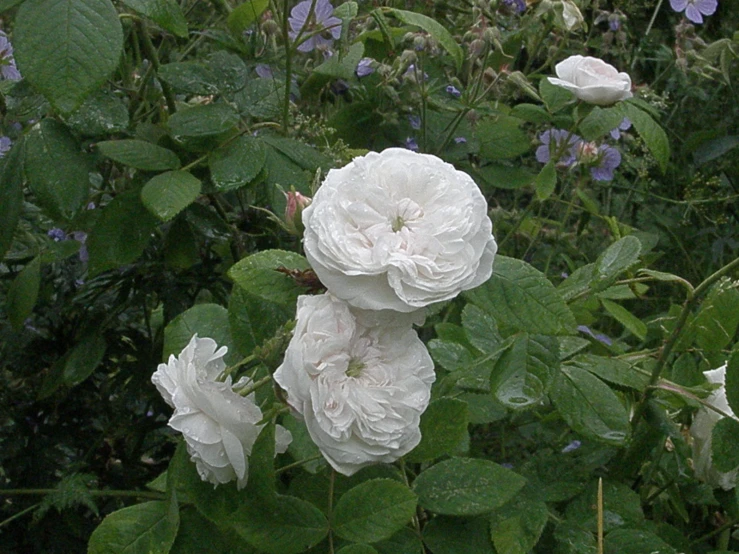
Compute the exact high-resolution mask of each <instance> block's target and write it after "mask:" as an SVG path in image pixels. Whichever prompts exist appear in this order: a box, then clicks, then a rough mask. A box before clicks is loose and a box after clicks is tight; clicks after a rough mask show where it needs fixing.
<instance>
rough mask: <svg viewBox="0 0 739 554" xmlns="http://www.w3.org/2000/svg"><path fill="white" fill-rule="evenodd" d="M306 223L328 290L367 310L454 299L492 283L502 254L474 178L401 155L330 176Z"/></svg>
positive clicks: (367, 159) (312, 257)
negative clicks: (498, 255)
mask: <svg viewBox="0 0 739 554" xmlns="http://www.w3.org/2000/svg"><path fill="white" fill-rule="evenodd" d="M303 224H304V225H305V235H304V248H305V254H306V257H307V258H308V261H309V262H310V264H311V267H313V269H314V270H315V272H316V274H317V275H318V277H319V279H320V280H321V282H322V283H323V284H324V285H325V286H326V288H327V289H328V290H329V291H330V292H331V293H332V294H334V295H335V296H338V297H339V298H341V299H343V300H346V301H347V302H349V303H350V304H352V305H353V306H356V307H358V308H364V309H370V310H381V309H391V310H395V311H398V312H410V311H413V310H416V309H418V308H422V307H424V306H427V305H428V304H432V303H434V302H440V301H442V300H448V299H451V298H454V297H455V296H456V295H457V294H459V293H460V292H461V291H463V290H467V289H471V288H474V287H476V286H478V285H480V284H482V283H483V282H485V281H486V280H487V279H488V278H489V277H490V275H491V274H492V270H493V267H492V266H493V257H494V256H495V252H496V250H497V245H496V243H495V239H494V238H493V235H492V233H491V231H492V223H491V222H490V218H489V217H488V215H487V203H486V201H485V198H484V197H483V195H482V193H481V192H480V189H479V188H478V187H477V185H476V184H475V182H474V181H473V180H472V178H471V177H470V176H469V175H467V174H466V173H463V172H462V171H457V170H456V169H455V168H454V167H453V166H452V165H450V164H447V163H445V162H443V161H442V160H440V159H439V158H437V157H436V156H431V155H428V154H418V153H415V152H411V151H409V150H406V149H402V148H389V149H387V150H385V151H383V152H382V153H379V154H378V153H376V152H370V153H369V154H367V155H366V156H363V157H359V158H355V159H354V160H353V161H352V162H351V163H349V164H348V165H347V166H345V167H343V168H341V169H332V170H331V171H329V173H328V176H327V177H326V180H325V181H324V183H323V185H322V186H321V187H320V188H319V189H318V192H317V193H316V194H315V196H314V198H313V203H312V204H311V205H310V206H308V207H307V208H306V209H305V211H304V212H303Z"/></svg>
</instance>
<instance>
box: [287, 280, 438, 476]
mask: <svg viewBox="0 0 739 554" xmlns="http://www.w3.org/2000/svg"><path fill="white" fill-rule="evenodd" d="M379 313H380V312H369V313H363V312H362V310H355V309H352V308H350V306H349V305H348V304H347V303H346V302H344V301H342V300H340V299H338V298H336V297H334V296H332V295H331V294H329V293H326V294H322V295H318V296H300V297H299V298H298V310H297V316H296V320H297V323H296V327H295V333H294V335H293V337H292V340H291V341H290V344H289V346H288V347H287V351H286V352H285V359H284V361H283V363H282V365H281V366H280V367H279V368H277V371H276V372H275V374H274V379H275V381H276V382H277V383H278V384H279V385H280V386H281V387H282V388H283V389H285V391H286V392H287V401H288V403H289V404H290V405H291V406H292V407H293V408H294V409H295V410H296V411H297V412H298V413H300V414H301V415H302V416H303V418H304V419H305V423H306V426H307V428H308V432H309V433H310V436H311V438H312V439H313V442H315V443H316V445H318V448H319V449H320V450H321V453H322V454H323V456H324V457H325V458H326V460H327V461H328V462H329V463H330V464H331V466H332V467H333V468H334V469H336V471H338V472H339V473H342V474H344V475H352V474H354V473H355V472H357V471H358V470H360V469H361V468H363V467H364V466H367V465H370V464H372V463H377V462H384V463H391V462H394V461H395V460H397V459H398V458H400V457H401V456H403V455H405V454H406V453H408V452H410V451H411V450H412V449H413V448H414V447H415V446H416V445H417V444H418V442H419V441H420V440H421V432H420V430H419V421H420V417H421V414H422V413H423V411H424V410H425V409H426V406H427V405H428V403H429V399H430V396H431V384H432V383H433V381H434V379H435V378H436V376H435V374H434V365H433V362H432V361H431V357H430V356H429V353H428V351H427V350H426V347H425V346H424V344H423V343H422V342H421V340H420V339H419V338H418V336H417V335H416V332H415V331H414V330H413V329H412V327H411V324H410V318H412V317H413V316H412V315H411V314H408V315H403V314H397V315H396V316H395V321H392V320H391V319H387V320H385V321H384V323H385V324H384V325H377V323H379V322H378V320H377V317H378V314H379ZM365 316H369V318H370V320H367V319H365Z"/></svg>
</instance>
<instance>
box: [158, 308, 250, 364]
mask: <svg viewBox="0 0 739 554" xmlns="http://www.w3.org/2000/svg"><path fill="white" fill-rule="evenodd" d="M196 333H197V335H198V336H199V337H200V338H205V337H208V338H211V339H213V340H214V341H216V343H217V344H218V346H219V347H221V346H227V347H229V352H228V354H227V355H226V358H225V359H226V363H229V360H230V359H233V358H238V355H237V354H236V353H235V352H233V350H232V348H231V343H232V339H231V329H230V326H229V323H228V311H227V310H226V308H224V307H223V306H219V305H218V304H196V305H195V306H193V307H192V308H190V309H189V310H187V311H185V312H182V313H181V314H180V315H178V316H177V317H176V318H174V319H173V320H172V321H170V322H169V324H168V325H167V327H166V328H165V329H164V351H163V352H162V360H163V361H165V362H166V361H167V359H168V358H169V356H170V354H174V355H175V356H177V355H179V353H180V352H181V351H182V349H183V348H185V346H187V344H188V343H189V342H190V339H191V338H192V337H193V335H195V334H196Z"/></svg>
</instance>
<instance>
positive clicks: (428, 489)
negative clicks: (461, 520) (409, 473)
mask: <svg viewBox="0 0 739 554" xmlns="http://www.w3.org/2000/svg"><path fill="white" fill-rule="evenodd" d="M525 484H526V479H524V478H523V477H521V476H520V475H518V474H517V473H514V472H513V471H511V470H509V469H506V468H504V467H502V466H499V465H498V464H496V463H494V462H490V461H488V460H478V459H473V458H452V459H450V460H445V461H443V462H440V463H438V464H436V465H435V466H433V467H430V468H429V469H427V470H426V471H423V472H422V473H421V474H420V475H419V476H418V477H417V478H416V480H415V481H414V483H413V490H414V491H415V492H416V494H418V502H419V504H420V505H421V506H423V507H424V508H426V509H427V510H429V511H431V512H435V513H437V514H444V515H456V516H471V515H479V514H484V513H486V512H490V511H492V510H495V509H496V508H499V507H500V506H502V505H503V504H505V503H506V502H508V501H509V500H510V499H511V498H513V497H514V496H515V495H516V493H517V492H518V491H519V490H521V488H523V486H524V485H525Z"/></svg>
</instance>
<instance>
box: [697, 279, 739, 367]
mask: <svg viewBox="0 0 739 554" xmlns="http://www.w3.org/2000/svg"><path fill="white" fill-rule="evenodd" d="M738 326H739V290H737V288H736V285H735V284H733V283H732V281H731V279H722V280H721V281H719V282H718V283H716V285H714V286H713V287H712V288H711V290H710V292H709V293H708V295H707V296H706V298H705V299H704V300H703V302H702V303H701V307H700V309H699V310H698V313H697V314H696V316H695V319H694V320H693V321H692V322H691V324H690V327H689V329H690V331H689V333H688V334H689V335H691V336H693V337H694V340H695V343H696V344H697V345H698V346H699V347H700V348H702V349H703V350H707V351H714V352H715V351H717V350H721V349H723V348H726V347H727V346H729V344H731V341H732V340H733V339H734V335H735V333H736V330H737V327H738Z"/></svg>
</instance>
